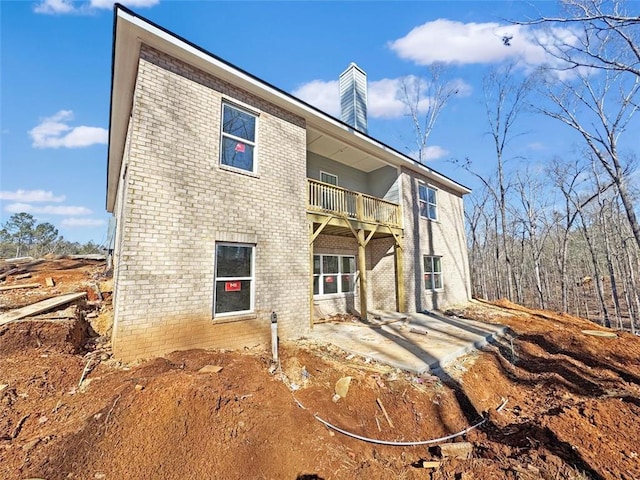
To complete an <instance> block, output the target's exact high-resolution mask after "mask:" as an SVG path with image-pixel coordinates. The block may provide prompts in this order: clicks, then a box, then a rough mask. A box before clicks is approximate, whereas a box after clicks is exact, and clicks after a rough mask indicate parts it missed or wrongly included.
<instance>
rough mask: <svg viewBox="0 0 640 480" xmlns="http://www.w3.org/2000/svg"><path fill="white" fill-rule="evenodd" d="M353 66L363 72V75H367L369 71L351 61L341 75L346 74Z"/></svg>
mask: <svg viewBox="0 0 640 480" xmlns="http://www.w3.org/2000/svg"><path fill="white" fill-rule="evenodd" d="M352 68H355V69H356V70H358V71H359V72H361V73H362V74H363V75H365V76H366V75H367V72H365V71H364V70H363V69H362V68H361V67H359V66H358V64H357V63H356V62H350V63H349V66H348V67H347V68H345V69H344V72H342V73H341V74H340V76H342V75H344V74H345V73H347V72H348V71H349V70H351V69H352Z"/></svg>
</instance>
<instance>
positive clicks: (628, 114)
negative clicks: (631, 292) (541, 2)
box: [520, 0, 640, 247]
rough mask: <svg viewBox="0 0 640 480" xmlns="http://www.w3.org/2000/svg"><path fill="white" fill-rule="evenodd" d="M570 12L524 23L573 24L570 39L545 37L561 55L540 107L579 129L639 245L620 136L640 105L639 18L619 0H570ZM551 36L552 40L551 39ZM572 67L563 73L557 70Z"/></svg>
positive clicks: (550, 32) (556, 54)
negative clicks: (611, 185)
mask: <svg viewBox="0 0 640 480" xmlns="http://www.w3.org/2000/svg"><path fill="white" fill-rule="evenodd" d="M563 3H564V5H565V6H566V9H567V13H568V15H567V16H566V17H542V18H539V19H537V20H533V21H529V22H520V23H522V24H529V25H531V24H545V25H558V24H571V26H572V28H574V29H575V30H576V34H575V35H573V36H571V40H567V39H566V35H560V34H558V33H557V29H556V30H553V29H549V30H548V31H547V41H545V42H542V41H541V42H540V44H541V45H542V46H543V47H544V48H545V50H546V51H547V53H549V54H550V55H552V56H553V57H555V58H556V59H558V60H560V63H559V64H555V65H553V67H546V70H547V73H548V75H547V82H546V83H545V86H546V88H545V90H544V94H545V95H546V97H547V98H548V99H549V100H550V101H551V104H552V105H551V106H548V107H545V106H542V107H540V108H539V110H540V111H541V112H542V113H544V114H546V115H548V116H549V117H551V118H554V119H556V120H559V121H561V122H562V123H564V124H565V125H567V126H569V127H571V128H572V129H573V130H574V131H575V132H577V133H578V134H579V135H580V136H581V137H582V138H583V140H584V141H585V142H586V144H587V145H588V147H589V149H590V150H591V152H592V153H593V154H594V155H595V157H596V158H597V159H598V161H599V162H600V164H601V165H602V167H603V168H604V170H605V172H606V173H607V175H608V176H609V177H610V178H611V180H612V181H613V182H614V183H615V185H616V188H617V189H618V191H619V193H620V199H621V201H622V204H623V206H624V209H625V212H626V216H627V219H628V221H629V224H630V225H631V229H632V231H633V235H634V238H635V240H636V243H637V244H638V246H639V247H640V224H639V222H638V218H637V215H636V213H635V210H634V205H633V203H632V201H631V195H630V193H629V190H628V189H629V186H628V176H629V173H630V171H629V169H628V168H627V167H628V166H627V165H624V162H623V158H622V157H623V156H622V155H621V153H620V147H619V141H620V136H621V135H622V134H623V133H624V132H625V131H626V129H627V127H628V126H629V124H630V122H631V120H632V118H633V116H634V114H635V113H636V111H637V110H638V108H639V107H640V105H639V102H638V93H639V92H640V18H639V17H638V16H637V15H636V16H633V15H628V14H627V13H626V10H625V6H626V3H625V2H623V1H619V0H614V1H603V0H565V1H564V2H563ZM548 38H551V39H553V41H551V42H550V41H548ZM567 69H569V70H571V71H570V72H569V73H567V72H565V73H564V74H563V75H560V76H559V75H558V72H557V71H558V70H567Z"/></svg>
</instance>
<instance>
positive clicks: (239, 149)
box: [236, 142, 245, 153]
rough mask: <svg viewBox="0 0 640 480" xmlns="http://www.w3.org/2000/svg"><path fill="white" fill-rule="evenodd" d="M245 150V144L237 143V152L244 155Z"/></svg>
mask: <svg viewBox="0 0 640 480" xmlns="http://www.w3.org/2000/svg"><path fill="white" fill-rule="evenodd" d="M244 149H245V146H244V143H240V142H238V143H236V152H240V153H244Z"/></svg>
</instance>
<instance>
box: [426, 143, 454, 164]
mask: <svg viewBox="0 0 640 480" xmlns="http://www.w3.org/2000/svg"><path fill="white" fill-rule="evenodd" d="M448 153H449V151H448V150H445V149H444V148H442V147H440V146H438V145H430V146H428V147H427V148H425V149H424V152H422V159H423V161H429V160H437V159H439V158H442V157H444V156H445V155H447V154H448Z"/></svg>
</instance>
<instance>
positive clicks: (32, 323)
mask: <svg viewBox="0 0 640 480" xmlns="http://www.w3.org/2000/svg"><path fill="white" fill-rule="evenodd" d="M88 339H89V336H88V325H87V323H86V322H84V321H83V320H82V319H81V318H80V317H78V318H73V319H57V320H23V321H21V322H19V323H14V324H8V325H4V326H1V327H0V361H1V359H2V358H3V357H7V356H10V355H13V354H15V353H19V352H24V351H28V350H30V349H34V350H38V351H40V353H45V352H57V353H70V354H73V353H80V352H82V351H83V349H84V345H85V343H86V342H87V340H88Z"/></svg>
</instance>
